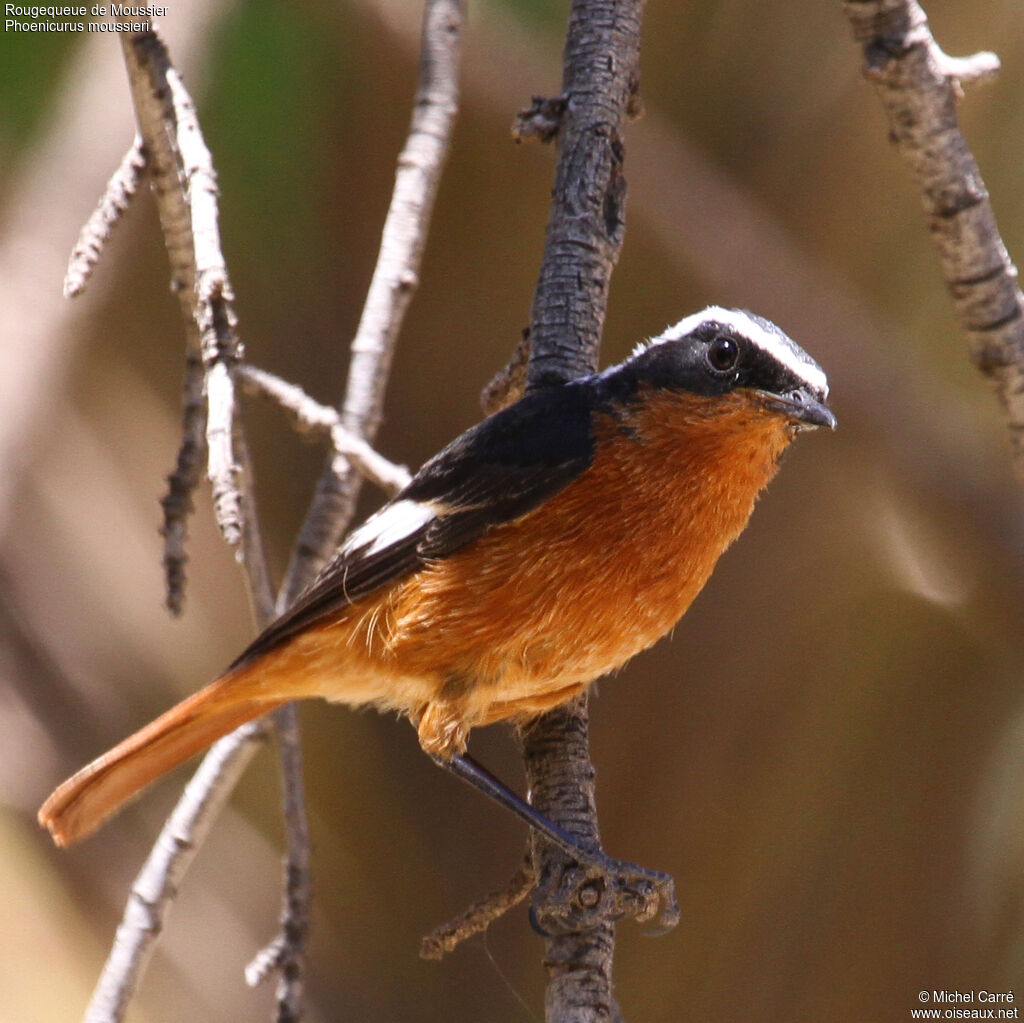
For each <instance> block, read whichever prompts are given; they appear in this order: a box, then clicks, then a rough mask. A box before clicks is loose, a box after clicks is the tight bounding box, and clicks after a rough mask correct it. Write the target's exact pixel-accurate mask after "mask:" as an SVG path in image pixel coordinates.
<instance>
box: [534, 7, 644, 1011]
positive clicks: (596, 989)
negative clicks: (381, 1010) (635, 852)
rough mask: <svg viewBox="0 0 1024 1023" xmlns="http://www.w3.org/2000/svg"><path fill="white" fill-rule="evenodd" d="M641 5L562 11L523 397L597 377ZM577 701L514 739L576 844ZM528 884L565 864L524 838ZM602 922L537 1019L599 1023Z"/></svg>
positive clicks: (584, 769)
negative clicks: (554, 151)
mask: <svg viewBox="0 0 1024 1023" xmlns="http://www.w3.org/2000/svg"><path fill="white" fill-rule="evenodd" d="M643 9H644V2H643V0H626V2H623V0H573V3H572V7H571V9H570V13H569V26H568V29H567V32H566V43H565V68H564V74H563V80H562V89H561V95H562V96H564V97H565V98H566V101H567V102H566V105H565V109H564V111H563V112H562V114H561V121H560V124H559V127H558V135H557V139H558V166H557V169H556V172H555V186H554V190H553V194H552V201H551V212H550V216H549V220H548V227H547V236H546V239H545V244H544V259H543V262H542V264H541V269H540V275H539V279H538V282H537V289H536V292H535V294H534V300H533V312H532V316H531V325H530V342H531V353H530V362H529V367H528V371H527V391H529V390H531V389H534V388H538V387H542V386H544V385H546V384H550V383H557V382H562V381H565V380H568V379H571V378H572V377H575V376H579V375H581V374H584V373H587V372H592V371H593V370H594V369H595V368H596V366H597V353H598V347H599V345H600V341H601V329H602V326H603V324H604V315H605V309H606V307H607V302H608V286H609V282H610V278H611V273H612V270H613V269H614V266H615V263H616V261H617V259H618V254H619V249H620V247H621V245H622V239H623V231H624V216H625V211H624V202H625V179H624V178H623V176H622V161H623V142H622V129H623V127H624V125H625V122H626V120H627V119H628V117H629V114H630V111H631V110H632V109H633V108H634V106H635V103H636V92H637V83H638V81H639V59H640V28H641V21H642V18H643ZM587 734H588V718H587V702H586V698H585V697H583V698H579V699H577V700H574V701H573V702H572V703H571V704H569V705H568V706H566V707H562V708H559V709H557V710H555V711H553V712H551V713H549V714H546V715H544V717H542V718H540V719H539V720H538V721H537V722H535V723H533V724H532V725H531V726H530V727H529V728H528V729H524V730H523V732H522V739H523V750H524V756H525V761H526V769H527V785H528V787H529V790H530V792H531V798H532V802H533V804H534V805H535V806H536V807H537V809H538V810H540V811H541V812H542V813H543V814H545V816H547V817H549V818H550V819H552V820H554V821H556V822H557V823H559V824H561V825H562V826H563V827H565V828H566V830H568V831H569V832H570V833H571V834H573V835H574V836H575V837H577V838H579V839H580V840H582V841H583V842H584V843H594V844H596V843H597V842H598V841H599V833H598V825H597V810H596V804H595V801H594V788H593V784H594V783H593V779H594V769H593V765H592V764H591V762H590V758H589V754H588V752H587ZM533 858H534V867H535V870H536V873H537V877H538V881H539V883H540V884H541V885H542V886H545V885H546V883H547V879H549V878H552V877H553V876H558V875H560V874H561V873H562V872H563V871H564V870H565V867H566V862H565V856H564V854H562V853H561V852H560V851H559V850H556V849H555V848H554V847H553V846H552V845H551V844H550V843H546V842H543V841H540V840H537V839H536V838H534V842H533ZM614 942H615V932H614V924H613V923H612V921H611V920H609V919H605V920H604V921H603V922H602V923H601V924H599V925H598V926H597V927H594V928H591V929H588V930H587V931H585V932H581V931H580V930H578V929H577V931H576V932H575V933H559V934H557V935H554V936H552V937H551V938H549V939H548V940H547V954H546V956H545V965H546V967H547V970H548V993H547V998H546V1005H547V1015H548V1019H549V1020H551V1021H554V1020H569V1019H571V1020H573V1021H584V1020H586V1021H591V1020H592V1021H598V1020H600V1021H605V1020H607V1019H608V1018H609V1016H614V1015H615V1014H617V1012H618V1009H617V1007H616V1005H615V1000H614V998H613V996H612V980H611V972H612V958H613V953H614Z"/></svg>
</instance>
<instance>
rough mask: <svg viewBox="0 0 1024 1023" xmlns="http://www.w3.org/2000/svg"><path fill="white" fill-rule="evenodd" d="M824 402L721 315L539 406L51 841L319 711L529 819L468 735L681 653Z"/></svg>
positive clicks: (431, 468)
mask: <svg viewBox="0 0 1024 1023" xmlns="http://www.w3.org/2000/svg"><path fill="white" fill-rule="evenodd" d="M827 396H828V386H827V382H826V379H825V374H824V373H823V372H822V370H821V368H820V367H819V366H818V364H817V363H816V362H814V360H813V359H811V358H810V356H808V355H807V354H806V353H805V352H804V351H803V350H802V349H801V348H800V347H799V346H797V345H796V344H795V343H794V342H793V341H792V340H790V338H789V337H787V336H786V335H785V334H784V333H783V332H782V331H781V330H780V329H779V328H778V327H776V326H775V325H774V324H772V323H770V322H768V321H767V320H764V319H762V318H760V317H758V316H754V315H752V314H750V313H746V312H741V311H737V310H726V309H721V308H717V307H712V308H709V309H706V310H704V311H703V312H701V313H697V314H695V315H693V316H689V317H687V318H686V319H684V320H682V321H681V322H679V323H677V324H676V325H675V326H674V327H671V328H670V329H668V330H666V331H665V332H664V333H663V334H661V335H660V336H659V337H656V338H654V339H652V340H651V341H648V342H645V343H643V344H641V345H639V346H638V347H637V349H636V350H635V351H634V352H633V354H632V356H631V357H630V358H628V359H626V361H625V362H622V363H620V364H619V365H617V366H614V367H612V368H611V369H608V370H605V371H604V372H602V373H598V374H595V375H593V376H587V377H583V378H580V379H577V380H572V381H570V382H568V383H565V384H561V385H557V386H551V387H547V388H544V389H540V390H537V391H534V392H532V393H530V394H528V395H527V396H526V397H524V398H522V399H521V400H520V401H518V402H516V403H515V404H513V405H511V406H509V407H508V408H506V409H503V410H502V411H501V412H498V413H496V414H495V415H493V416H491V417H490V418H488V419H485V420H484V421H483V422H481V423H479V424H477V425H476V426H474V427H472V429H470V430H467V431H466V432H465V433H464V434H462V436H461V437H459V438H457V439H456V440H455V441H453V442H452V443H451V444H450V445H448V447H446V448H445V449H444V450H443V451H441V452H440V454H438V455H436V456H435V457H434V458H432V459H430V461H428V462H427V463H426V464H425V465H424V466H423V468H422V469H420V471H419V472H418V473H417V474H416V476H415V477H414V478H413V480H412V481H411V482H410V483H409V485H408V486H407V487H406V488H405V489H404V490H403V491H402V492H401V493H399V494H398V495H397V496H396V497H395V498H394V499H393V500H391V501H390V502H389V503H388V504H386V505H384V507H383V508H381V510H380V511H378V512H377V513H376V514H375V515H373V516H372V517H371V518H370V519H368V520H367V521H366V523H364V524H363V525H362V526H360V527H359V528H358V529H356V530H355V531H354V532H353V533H351V534H350V536H349V537H348V539H347V541H346V542H345V544H344V545H343V546H342V547H341V549H340V550H339V551H338V553H337V555H336V556H335V557H334V559H333V560H332V561H331V562H330V563H329V564H328V565H327V567H326V568H325V569H324V570H323V572H322V573H321V574H320V576H319V577H318V578H317V580H316V581H315V582H314V583H313V584H312V586H311V587H310V588H309V589H308V590H307V591H306V592H305V593H304V594H303V595H302V596H301V597H300V598H299V600H298V601H297V602H296V604H295V605H294V606H293V607H292V608H290V609H289V610H288V611H286V612H285V613H284V614H283V615H282V616H281V617H280V618H278V619H277V620H276V621H275V622H273V623H272V624H271V625H270V626H269V628H267V629H266V631H264V632H263V633H262V634H261V635H260V636H258V637H257V638H256V640H255V641H254V642H253V643H252V644H251V645H250V646H249V647H248V649H246V650H245V651H244V652H243V653H242V654H241V655H240V656H239V657H238V659H237V660H236V661H235V662H234V663H233V664H232V665H231V666H230V667H229V668H228V670H227V671H226V672H225V673H224V674H223V675H221V676H220V678H218V679H217V680H216V681H215V682H213V683H211V684H210V685H209V686H207V687H206V688H205V689H203V690H201V691H200V692H198V693H196V694H195V695H194V696H192V697H190V698H189V699H187V700H184V701H183V702H182V703H180V704H178V705H177V706H176V707H174V708H172V709H171V710H169V711H168V712H167V713H165V714H164V715H163V716H162V717H159V718H157V719H156V720H155V721H154V722H152V723H151V724H149V725H147V726H146V727H145V728H143V729H142V730H141V731H139V732H137V733H136V734H135V735H133V736H131V737H130V738H128V739H126V740H125V741H124V742H122V743H121V744H120V745H119V746H116V747H114V749H112V750H111V751H110V752H108V753H105V754H104V755H103V756H101V757H100V758H99V759H97V760H95V761H93V763H91V764H89V765H88V766H87V767H85V768H83V769H82V770H81V771H79V772H78V773H77V774H76V775H74V776H73V777H72V778H70V779H69V780H68V781H66V782H64V784H63V785H61V786H60V787H59V788H58V789H57V790H56V791H55V792H54V793H53V795H51V796H50V798H49V799H48V800H47V801H46V802H45V804H44V805H43V807H42V809H41V810H40V811H39V820H40V822H41V823H42V824H43V825H45V826H46V827H47V828H49V830H50V832H51V834H52V835H53V837H54V840H55V841H56V842H57V843H58V844H60V845H68V844H70V843H72V842H75V841H77V840H78V839H80V838H83V837H85V836H86V835H88V834H89V833H90V832H92V831H93V830H95V829H96V828H97V827H98V826H99V825H100V824H101V823H103V821H104V820H105V819H106V818H107V817H109V816H110V815H111V814H113V813H114V812H115V811H116V810H118V809H119V808H120V807H121V806H122V804H124V803H125V802H126V801H127V800H128V799H130V798H131V797H132V796H134V795H135V794H136V793H138V792H139V791H140V790H141V789H142V788H144V787H145V786H146V785H148V784H149V783H150V782H151V781H153V780H154V779H155V778H157V777H158V776H160V775H162V774H163V773H164V772H165V771H168V770H170V769H171V768H173V767H175V766H176V765H177V764H179V763H180V762H181V761H183V760H185V759H186V758H187V757H190V756H192V755H193V754H194V753H197V752H199V751H200V750H202V749H204V748H205V747H207V746H208V745H210V744H211V743H212V742H213V741H214V740H216V739H218V738H219V737H220V736H222V735H224V734H226V733H227V732H229V731H231V730H233V729H235V728H237V727H238V726H240V725H242V724H243V723H245V722H246V721H249V720H251V719H253V718H256V717H258V716H260V715H263V714H266V713H267V712H268V711H270V710H272V709H274V708H275V707H278V706H280V705H281V704H283V703H285V702H287V701H290V700H295V699H299V698H305V697H312V696H320V697H324V698H325V699H328V700H333V701H338V702H341V703H347V704H351V705H353V706H360V705H373V706H376V707H378V708H380V709H382V710H396V711H398V712H399V713H401V714H404V715H405V716H407V717H408V718H409V719H410V721H412V723H413V724H414V725H415V727H416V729H417V732H418V735H419V741H420V745H421V746H422V747H423V749H424V750H425V751H426V752H427V753H429V754H431V755H432V756H433V757H434V758H435V759H436V760H437V761H438V762H440V763H442V764H443V765H445V766H449V767H452V769H453V770H455V771H456V773H459V774H462V776H463V777H466V778H467V779H468V780H470V781H473V782H474V784H478V785H479V786H480V787H481V788H484V789H485V790H488V789H490V791H489V794H490V795H492V796H494V797H495V798H498V799H499V801H502V802H505V803H506V805H509V802H508V801H509V799H511V800H513V802H515V801H516V797H514V796H513V795H512V794H511V793H509V792H508V790H507V789H504V788H503V786H501V785H500V783H499V782H497V780H496V779H493V778H491V777H490V776H488V775H486V772H482V770H478V765H474V764H473V762H472V761H471V760H469V758H468V757H467V756H465V755H464V751H465V748H466V739H467V736H468V734H469V732H470V730H471V729H473V728H475V727H477V726H478V725H487V724H491V723H492V722H495V721H505V720H509V721H524V720H528V719H530V718H533V717H536V716H537V715H539V714H541V713H543V712H544V711H547V710H549V709H551V708H553V707H555V706H557V705H559V704H561V703H563V702H565V701H567V700H569V699H570V698H572V697H573V696H575V695H576V694H577V693H579V692H581V691H582V690H583V689H584V688H585V687H586V686H587V685H588V684H589V683H590V682H591V681H593V680H594V679H595V678H597V677H598V676H600V675H603V674H605V673H607V672H609V671H612V670H614V669H616V668H618V667H620V666H621V665H622V664H624V663H625V662H626V661H627V660H629V658H631V657H632V656H633V655H634V654H636V653H638V652H639V651H641V650H643V649H644V648H646V647H648V646H650V645H651V644H652V643H654V642H656V641H657V640H658V639H660V638H661V637H662V636H663V635H665V633H667V632H668V631H669V630H670V629H671V628H672V626H673V625H675V623H676V622H677V621H678V620H679V618H680V617H681V616H682V615H683V614H684V612H685V611H686V609H687V608H688V607H689V606H690V603H691V602H692V601H693V599H694V597H696V596H697V594H698V593H699V592H700V590H701V589H702V587H703V586H704V584H705V582H706V581H707V579H708V576H709V575H710V574H711V571H712V569H713V568H714V566H715V563H716V561H717V560H718V558H719V556H720V555H721V554H722V552H723V551H724V550H725V549H726V548H727V547H728V546H729V544H731V543H732V541H733V540H735V539H736V537H737V536H738V535H739V534H740V532H741V531H742V530H743V528H744V526H745V525H746V524H747V520H748V519H749V517H750V513H751V511H752V510H753V507H754V501H755V499H756V498H757V495H758V494H759V493H760V491H761V490H762V488H763V487H764V486H765V485H766V484H767V483H768V481H769V480H770V479H771V478H772V477H773V476H774V475H775V472H776V470H777V467H778V463H779V458H780V456H781V455H782V453H783V451H785V449H786V448H787V447H788V445H789V443H790V441H792V440H793V438H794V436H795V435H796V434H797V433H798V432H799V431H801V430H804V429H807V428H810V427H818V426H823V427H827V428H834V427H835V418H834V416H833V415H832V413H831V411H829V409H828V408H827V407H826V406H825V404H824V402H825V400H826V398H827ZM494 786H497V787H498V790H499V791H498V792H497V793H496V792H495V791H494ZM523 806H524V804H520V806H519V808H516V807H513V808H514V809H516V812H520V813H521V815H523V816H528V812H524V810H523ZM534 816H535V817H536V816H537V815H534ZM529 819H530V820H531V823H533V824H534V826H539V827H541V828H542V830H545V831H546V833H549V834H551V832H549V831H547V829H546V828H545V827H544V825H543V823H542V824H538V823H537V820H536V819H533V818H529ZM539 819H540V821H541V822H543V821H544V818H539Z"/></svg>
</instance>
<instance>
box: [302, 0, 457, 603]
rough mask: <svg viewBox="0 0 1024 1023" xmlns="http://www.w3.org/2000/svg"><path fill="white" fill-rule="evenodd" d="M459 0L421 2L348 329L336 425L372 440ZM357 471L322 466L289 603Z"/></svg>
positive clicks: (414, 281) (433, 187) (412, 254)
mask: <svg viewBox="0 0 1024 1023" xmlns="http://www.w3.org/2000/svg"><path fill="white" fill-rule="evenodd" d="M462 17H463V3H462V0H428V2H427V4H426V7H425V10H424V15H423V31H422V41H421V51H420V79H419V85H418V87H417V90H416V98H415V101H414V107H413V115H412V123H411V124H410V126H409V134H408V137H407V139H406V143H405V147H404V148H403V150H402V153H401V155H400V156H399V158H398V170H397V172H396V174H395V187H394V191H393V192H392V196H391V205H390V207H389V209H388V215H387V218H386V220H385V222H384V229H383V231H382V233H381V242H380V251H379V254H378V256H377V265H376V267H375V268H374V272H373V278H372V279H371V281H370V287H369V290H368V291H367V295H366V302H365V304H364V306H363V312H362V316H361V317H360V320H359V326H358V328H357V330H356V335H355V337H354V338H353V340H352V346H351V347H352V361H351V363H350V367H349V373H348V383H347V385H346V391H345V396H344V399H343V401H342V404H341V422H342V425H343V426H344V427H345V429H346V430H348V431H349V432H350V433H351V434H354V435H356V436H358V437H362V438H363V439H365V440H366V441H367V442H369V443H372V442H373V438H374V437H375V436H376V433H377V428H378V426H379V425H380V420H381V415H382V410H383V405H384V386H385V383H386V381H387V377H388V373H389V371H390V368H391V358H392V354H393V352H394V347H395V341H396V339H397V337H398V333H399V330H400V329H401V326H402V321H403V318H404V316H405V312H406V309H407V308H408V306H409V302H410V301H411V299H412V296H413V293H414V292H415V290H416V286H417V285H418V283H419V272H420V263H421V261H422V257H423V248H424V245H425V244H426V238H427V230H428V228H429V225H430V217H431V214H432V212H433V209H434V199H435V197H436V195H437V186H438V183H439V182H440V180H441V172H442V170H443V169H444V163H445V159H446V157H447V155H448V146H449V142H450V139H451V132H452V127H453V126H454V123H455V114H456V111H457V109H458V96H459V66H460V61H461V36H462ZM359 486H360V477H359V475H358V474H357V473H354V472H352V467H351V465H350V464H349V463H348V462H347V460H346V459H345V458H343V457H340V456H336V457H334V458H332V459H331V462H330V464H329V465H328V467H327V469H326V470H325V471H324V474H323V475H322V476H321V478H320V482H319V484H318V486H317V494H316V497H315V499H314V502H313V505H312V507H311V508H310V511H309V514H308V515H307V516H306V520H305V522H304V523H303V526H302V531H301V533H300V535H299V539H298V543H297V544H296V546H295V550H294V551H293V553H292V559H291V563H290V564H289V566H288V574H287V577H286V582H285V587H284V590H283V593H282V596H283V598H284V600H285V602H286V604H287V603H290V602H291V600H293V599H294V598H295V596H296V595H297V594H298V593H299V592H300V591H301V590H302V589H303V587H304V586H306V585H307V584H308V583H309V581H310V580H311V579H312V578H313V577H314V576H315V575H316V573H317V572H318V571H319V570H320V568H321V567H322V566H323V564H324V562H326V561H327V559H328V558H329V557H330V556H331V554H332V553H333V552H334V548H335V547H336V546H337V545H338V542H339V541H340V540H341V537H342V535H343V534H344V532H345V530H346V528H347V527H348V524H349V522H350V520H351V518H352V513H353V510H354V509H355V502H356V498H357V497H358V494H359Z"/></svg>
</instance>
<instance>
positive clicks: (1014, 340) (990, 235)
mask: <svg viewBox="0 0 1024 1023" xmlns="http://www.w3.org/2000/svg"><path fill="white" fill-rule="evenodd" d="M843 9H844V10H845V12H846V16H847V18H848V19H849V21H850V24H851V25H852V26H853V32H854V36H855V38H856V39H857V41H858V42H859V43H860V44H861V45H862V46H863V48H864V59H865V74H866V76H867V78H868V80H869V81H871V82H872V83H873V84H874V85H875V87H876V90H877V92H878V94H879V96H880V97H881V100H882V105H883V107H884V108H885V112H886V116H887V118H888V121H889V130H890V135H891V137H892V139H893V141H894V142H895V144H896V147H897V149H898V150H899V152H900V155H901V156H902V157H903V159H904V161H905V162H906V163H907V166H908V167H909V168H910V171H911V173H912V174H913V176H914V178H915V180H916V181H917V183H918V185H919V186H920V188H921V198H922V200H923V203H924V208H925V215H926V217H927V220H928V231H929V234H930V235H931V237H932V240H933V241H934V243H935V248H936V251H937V254H938V258H939V264H940V267H941V269H942V273H943V276H944V278H945V280H946V285H947V287H948V288H949V291H950V295H951V296H952V299H953V306H954V308H955V310H956V313H957V316H958V317H959V319H960V322H961V324H962V325H963V327H964V329H965V330H966V332H967V337H968V344H969V346H970V353H971V358H972V360H973V361H974V363H975V364H976V365H977V366H978V368H979V369H980V370H981V371H982V373H984V374H985V375H986V376H987V377H989V379H991V380H992V381H993V383H994V384H995V387H996V391H997V393H998V394H999V397H1000V400H1001V401H1002V403H1003V407H1004V409H1005V410H1006V416H1007V421H1008V424H1009V427H1010V438H1011V444H1012V446H1013V457H1014V461H1015V464H1016V468H1017V470H1018V472H1019V473H1020V474H1021V475H1022V476H1024V295H1022V294H1021V291H1020V288H1019V287H1018V285H1017V271H1016V268H1015V267H1014V265H1013V263H1012V262H1011V261H1010V257H1009V255H1008V253H1007V251H1006V247H1005V246H1004V244H1003V240H1002V238H1001V237H1000V235H999V229H998V226H997V224H996V220H995V215H994V213H993V212H992V207H991V204H990V203H989V198H988V192H987V191H986V189H985V183H984V182H983V181H982V178H981V172H980V171H979V169H978V165H977V163H976V162H975V160H974V157H973V156H972V154H971V151H970V149H969V148H968V146H967V142H966V141H965V139H964V137H963V134H962V133H961V131H960V126H959V123H958V119H957V112H956V103H957V99H958V98H959V96H960V91H961V86H962V85H963V84H964V83H967V82H974V81H978V80H981V79H983V78H986V77H989V76H991V75H992V74H994V73H995V71H996V70H997V69H998V66H999V65H998V60H997V59H996V57H995V56H994V55H993V54H991V53H979V54H975V55H974V56H973V57H969V58H964V59H955V58H951V57H948V56H947V55H946V54H945V53H943V52H942V50H940V49H939V46H938V44H937V43H936V42H935V39H934V38H933V37H932V34H931V30H930V29H929V27H928V21H927V18H926V17H925V13H924V11H923V10H922V9H921V7H920V5H919V4H918V3H917V2H916V0H847V2H846V3H844V5H843Z"/></svg>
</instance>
